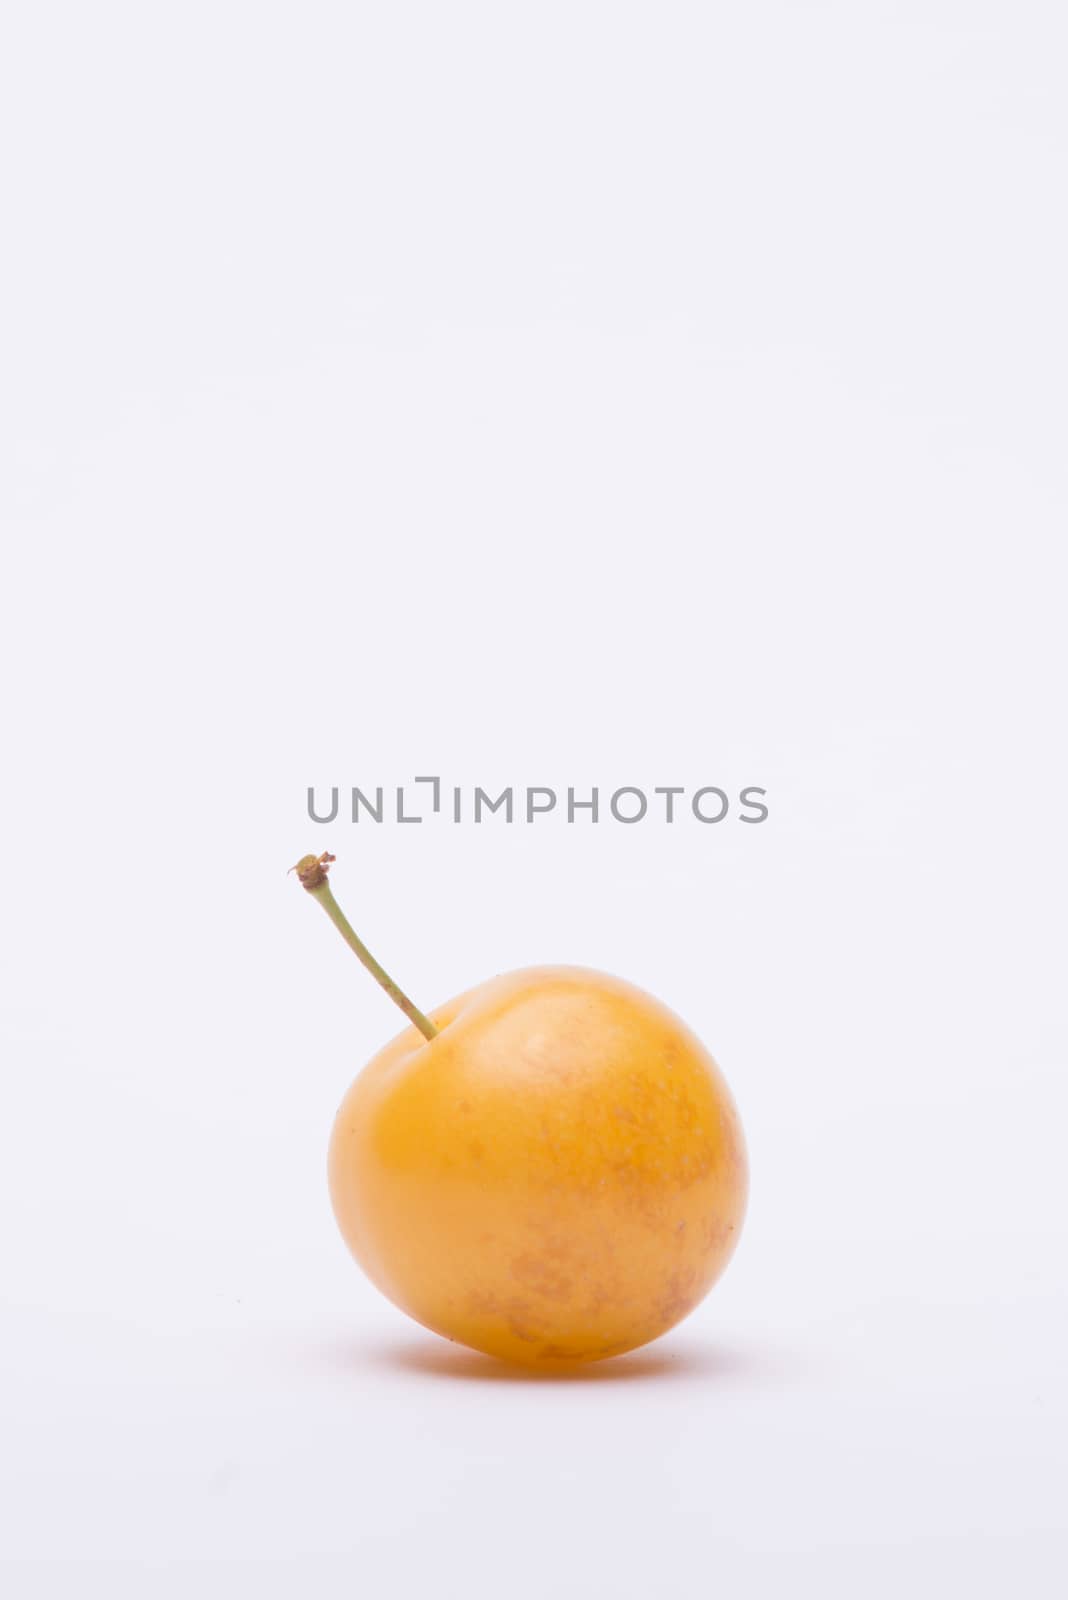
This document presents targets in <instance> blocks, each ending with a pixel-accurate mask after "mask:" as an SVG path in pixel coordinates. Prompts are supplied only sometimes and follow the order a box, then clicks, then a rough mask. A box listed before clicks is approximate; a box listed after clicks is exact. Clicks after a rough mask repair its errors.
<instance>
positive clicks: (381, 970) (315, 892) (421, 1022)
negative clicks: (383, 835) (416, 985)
mask: <svg viewBox="0 0 1068 1600" xmlns="http://www.w3.org/2000/svg"><path fill="white" fill-rule="evenodd" d="M333 860H334V857H333V856H332V855H330V854H329V852H327V853H325V854H323V855H321V856H302V857H301V859H300V860H299V861H298V862H297V864H296V866H295V867H290V869H289V870H290V872H295V873H296V874H297V877H298V878H299V879H300V881H301V883H302V884H303V886H304V888H305V889H307V891H308V893H309V894H310V895H311V897H312V899H313V900H318V902H319V904H320V905H321V906H322V908H323V910H324V911H325V912H326V914H327V916H328V917H329V918H330V921H331V922H332V923H333V924H334V927H335V928H336V929H337V931H338V932H339V933H340V935H341V937H342V938H343V939H344V941H345V943H346V944H347V945H348V947H349V949H350V950H353V951H355V953H356V954H357V955H358V956H359V958H360V960H361V961H362V962H363V964H364V966H365V967H366V968H367V970H368V972H369V973H370V974H371V976H372V978H374V980H375V982H376V983H379V984H381V986H382V988H383V989H384V990H385V991H386V993H387V994H388V995H389V998H390V999H391V1000H392V1001H393V1003H394V1005H398V1006H400V1008H401V1010H402V1011H403V1012H404V1015H405V1016H406V1017H407V1018H408V1020H409V1022H414V1023H415V1026H416V1027H417V1028H418V1029H419V1032H420V1033H421V1034H422V1035H423V1037H424V1039H436V1038H437V1036H438V1030H437V1028H435V1026H434V1024H433V1023H432V1022H431V1020H430V1018H429V1017H426V1016H424V1015H423V1013H422V1012H421V1011H420V1009H419V1007H418V1006H417V1005H415V1004H414V1003H413V1002H412V1001H411V1000H409V999H408V996H407V995H406V994H405V993H404V990H403V989H401V988H400V987H399V985H398V984H396V983H394V982H393V979H392V978H391V977H390V975H389V973H388V972H387V971H386V969H385V967H383V966H381V965H380V964H379V962H377V961H376V960H375V958H374V956H373V955H372V954H371V952H370V950H368V948H367V946H366V945H365V944H364V942H363V940H362V939H361V938H360V936H359V935H358V934H357V933H356V932H355V930H354V929H353V928H352V927H351V926H350V924H349V921H348V918H347V917H346V916H345V913H344V912H343V911H342V909H341V907H340V906H339V905H338V903H337V901H336V900H335V899H334V895H333V891H332V889H331V888H330V884H329V882H328V880H327V876H326V875H327V873H328V872H329V870H330V863H331V862H332V861H333Z"/></svg>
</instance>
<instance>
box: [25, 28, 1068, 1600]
mask: <svg viewBox="0 0 1068 1600" xmlns="http://www.w3.org/2000/svg"><path fill="white" fill-rule="evenodd" d="M1066 52H1068V24H1066V21H1065V14H1064V10H1063V7H1061V6H1060V5H1059V4H1056V3H1053V0H1049V3H1047V4H1039V3H1033V0H1032V3H1028V0H1014V3H1011V4H1010V3H1008V0H1002V3H997V4H990V3H983V0H968V3H964V0H961V3H949V0H924V3H922V4H921V3H918V0H917V3H915V4H908V3H901V4H890V3H874V4H859V5H858V4H846V3H840V4H812V5H808V4H805V5H799V4H788V3H785V0H781V3H778V4H769V3H760V0H757V3H753V4H745V5H742V4H734V5H727V4H718V3H717V4H704V5H702V4H696V3H693V4H672V3H657V4H655V5H654V4H642V5H631V4H613V5H607V4H601V5H597V4H588V3H587V4H583V3H581V0H569V3H568V4H566V5H565V4H553V3H547V4H545V3H543V4H541V5H538V6H515V5H501V4H490V3H486V4H482V5H474V4H469V3H459V4H452V5H447V6H445V5H431V4H406V3H403V0H401V3H397V4H380V5H374V6H372V5H365V4H347V5H342V4H318V5H317V4H308V5H303V6H299V7H298V6H295V5H290V6H285V5H274V4H264V3H259V4H256V5H252V4H235V3H225V0H224V3H218V0H213V3H212V4H210V5H208V4H184V5H181V6H178V5H154V6H144V5H138V4H134V3H130V4H127V5H117V4H108V3H101V4H97V5H93V6H84V5H75V4H68V5H59V4H49V3H46V0H45V3H40V4H34V5H32V6H31V5H24V6H21V7H17V6H14V5H10V6H8V7H6V8H5V20H4V27H3V41H2V48H0V125H2V126H0V148H2V152H3V154H2V160H3V194H2V226H3V250H2V255H0V278H2V299H0V318H2V359H0V448H2V457H3V477H2V489H0V493H2V513H3V520H4V527H5V534H6V535H7V538H6V540H5V549H6V558H5V576H4V582H3V593H2V600H0V605H2V608H3V619H2V622H3V626H2V637H0V651H2V654H3V685H4V699H5V710H4V755H5V758H6V759H5V776H4V783H3V791H2V806H3V866H4V890H3V932H2V944H0V958H2V976H3V990H2V1001H0V1039H2V1044H0V1049H2V1052H3V1079H2V1104H0V1209H2V1215H3V1243H2V1259H0V1304H2V1311H3V1323H2V1339H3V1350H2V1360H0V1401H2V1406H3V1417H2V1432H0V1525H2V1526H0V1548H2V1560H3V1563H4V1564H5V1565H4V1568H3V1571H4V1575H5V1576H6V1577H7V1578H8V1579H9V1580H10V1581H9V1585H8V1587H9V1591H10V1592H11V1593H12V1594H15V1595H18V1596H20V1597H21V1596H31V1597H32V1596H37V1595H46V1596H52V1595H68V1594H73V1593H79V1594H87V1593H88V1594H93V1595H96V1594H100V1595H108V1596H120V1597H122V1596H127V1595H130V1596H134V1595H136V1596H144V1595H153V1596H155V1595H160V1596H171V1595H175V1596H179V1595H181V1596H185V1595H189V1594H192V1593H197V1594H201V1595H209V1596H216V1595H219V1596H222V1595H227V1596H229V1595H233V1594H240V1595H244V1594H248V1595H255V1596H257V1597H258V1600H259V1597H274V1596H287V1597H288V1596H298V1595H308V1594H314V1595H315V1596H317V1597H328V1600H329V1597H334V1596H352V1595H354V1594H359V1595H368V1596H372V1595H373V1596H376V1597H378V1596H383V1597H387V1600H392V1597H404V1600H408V1597H412V1600H414V1597H416V1596H420V1595H423V1594H426V1593H437V1594H442V1595H447V1596H464V1597H470V1600H475V1597H483V1596H498V1595H501V1594H507V1595H508V1596H509V1597H510V1600H527V1597H534V1596H544V1595H550V1594H552V1595H562V1596H568V1597H570V1596H575V1597H578V1596H587V1595H598V1596H599V1595H605V1596H609V1595H610V1596H613V1597H615V1596H621V1597H630V1596H635V1597H638V1596H643V1597H644V1596H647V1595H650V1594H670V1595H672V1596H680V1597H690V1596H706V1595H709V1594H722V1595H724V1596H730V1597H731V1600H746V1597H750V1596H776V1597H777V1596H782V1595H787V1594H790V1595H792V1594H803V1595H813V1596H819V1597H820V1600H827V1597H830V1600H833V1597H837V1596H843V1597H846V1596H849V1597H853V1596H857V1595H864V1596H884V1595H885V1596H898V1595H900V1594H902V1593H910V1594H913V1595H923V1596H928V1595H930V1596H942V1595H945V1594H947V1593H968V1594H970V1595H979V1596H985V1595H992V1596H1000V1595H1007V1594H1010V1593H1011V1594H1026V1595H1027V1596H1029V1597H1045V1596H1053V1595H1055V1594H1058V1595H1059V1594H1061V1593H1063V1592H1064V1590H1063V1584H1064V1581H1065V1565H1066V1561H1065V1557H1066V1549H1065V1515H1066V1514H1065V1498H1064V1476H1063V1475H1064V1470H1065V1466H1066V1460H1065V1456H1066V1449H1065V1430H1066V1425H1068V1416H1066V1409H1068V1407H1066V1401H1068V1393H1066V1383H1065V1359H1064V1349H1065V1338H1066V1332H1068V1328H1066V1320H1068V1319H1066V1315H1065V1313H1066V1290H1065V1284H1064V1271H1063V1268H1064V1257H1065V1244H1066V1221H1065V1215H1066V1208H1065V1200H1066V1193H1065V1178H1064V1127H1065V1119H1066V1113H1068V1098H1066V1091H1065V1076H1064V1074H1065V1065H1066V1040H1065V1033H1066V1028H1065V1004H1064V959H1065V943H1064V923H1065V909H1064V908H1065V903H1066V893H1068V882H1066V873H1065V851H1064V829H1065V777H1066V767H1065V757H1064V736H1063V687H1064V674H1065V667H1066V660H1065V645H1064V587H1063V585H1064V578H1065V561H1064V556H1063V549H1064V544H1063V540H1064V525H1065V524H1064V518H1065V511H1066V505H1068V493H1066V487H1068V485H1066V468H1065V455H1064V441H1065V428H1066V422H1068V400H1066V387H1065V372H1066V368H1068V314H1066V310H1065V305H1066V299H1065V289H1064V285H1065V283H1066V282H1068V230H1066V221H1065V205H1064V195H1065V171H1066V155H1068V111H1066V100H1065V94H1064V87H1065V71H1066V65H1065V64H1066ZM417 773H440V774H441V775H442V777H443V778H444V780H445V781H446V782H447V783H459V784H462V785H465V786H466V787H468V788H470V787H471V786H472V785H474V784H476V783H481V784H484V785H486V786H492V787H493V790H494V792H496V789H497V788H499V787H500V786H503V785H504V784H508V783H513V784H516V785H525V784H528V783H530V784H550V785H556V786H558V787H565V786H566V785H567V784H574V785H576V786H579V787H582V788H586V787H588V786H590V785H593V784H597V785H599V786H600V787H601V788H602V790H603V791H605V792H608V791H610V790H611V789H613V788H615V787H616V786H618V785H619V784H623V783H627V784H637V785H640V786H644V787H646V788H651V787H652V786H653V785H656V784H669V783H680V784H686V785H688V786H689V787H691V788H692V787H695V786H698V785H700V784H702V783H707V784H721V785H723V786H724V787H726V788H728V789H730V790H732V791H734V790H736V789H737V788H739V787H741V786H742V785H743V784H746V783H755V784H762V785H764V786H766V787H767V789H768V791H769V803H770V805H771V817H770V819H769V821H768V822H767V824H766V825H765V826H763V827H760V828H752V827H743V826H741V825H740V824H737V823H736V822H735V821H734V820H733V819H729V820H728V821H727V822H725V823H723V824H722V825H721V826H719V827H715V828H702V827H701V826H700V825H698V824H695V823H692V822H690V823H688V824H685V825H683V824H682V823H680V824H679V825H677V826H675V827H673V828H668V827H667V826H666V825H664V824H663V823H662V822H654V821H652V820H650V821H648V822H646V823H645V824H643V825H641V826H638V827H632V828H626V827H620V826H618V825H614V824H611V823H607V822H605V823H601V824H599V825H598V826H597V827H596V828H593V827H590V826H589V824H588V823H584V824H576V825H575V826H574V827H572V828H570V829H569V828H568V827H567V826H566V825H554V824H553V822H547V823H545V824H544V825H541V824H539V825H537V826H535V827H532V828H528V827H519V826H513V827H512V828H511V829H509V828H507V827H504V826H496V825H494V826H488V825H484V826H483V827H482V828H480V829H475V828H474V827H472V826H471V825H470V824H467V825H462V826H459V827H453V826H451V825H449V824H446V823H444V822H441V821H439V822H438V824H436V825H431V824H424V825H422V826H419V827H411V828H403V827H397V826H396V825H395V824H394V825H392V826H386V825H383V826H382V827H381V828H378V829H374V828H367V827H365V826H363V825H361V826H360V828H358V829H357V828H354V827H352V825H351V824H339V825H337V826H335V827H333V828H316V827H314V826H313V825H312V824H311V823H310V822H309V821H308V819H307V816H306V812H305V791H306V787H307V785H308V784H310V783H315V784H317V785H319V786H320V787H321V789H322V788H325V786H329V785H332V784H334V783H337V784H339V785H342V786H346V785H351V784H354V783H356V784H361V785H364V786H367V785H371V786H374V785H377V784H379V783H383V784H390V783H397V782H404V781H406V780H410V779H411V778H412V777H413V776H414V775H415V774H417ZM328 846H329V847H330V848H332V849H333V850H334V851H335V852H336V853H337V856H338V865H337V867H336V869H335V882H336V887H337V892H338V895H339V898H341V899H342V901H343V903H344V904H345V905H346V907H347V908H348V910H349V911H350V914H351V915H352V917H353V919H354V921H356V922H357V924H358V926H359V927H360V928H361V930H362V931H363V932H364V933H365V934H366V936H367V938H368V940H369V941H370V942H371V943H372V945H373V946H374V948H375V949H376V951H377V952H378V953H379V954H380V955H381V956H382V958H383V959H384V960H385V961H386V962H387V964H389V965H391V966H393V967H394V968H395V969H396V971H397V975H398V976H399V977H400V978H401V979H402V981H404V982H405V984H406V985H407V986H408V987H410V989H411V990H412V992H413V993H414V994H415V995H416V997H417V998H418V999H419V1000H420V1001H421V1003H423V1004H424V1005H431V1004H433V1003H435V1002H437V1001H439V1000H441V999H443V998H445V997H446V996H448V995H449V994H451V993H453V992H455V991H457V990H458V989H460V988H463V987H466V986H467V985H469V984H471V983H474V982H477V981H479V980H480V979H481V978H483V977H487V976H489V975H490V974H492V973H494V972H497V971H501V970H503V969H506V968H509V967H513V966H518V965H523V964H526V963H529V962H532V961H541V960H548V961H580V962H584V963H587V964H591V965H595V966H599V967H604V968H607V969H608V970H611V971H616V972H619V973H621V974H623V975H625V976H627V977H630V978H631V979H633V980H634V981H636V982H639V983H641V984H642V985H643V986H645V987H647V988H649V989H651V990H653V991H655V992H656V993H658V994H660V995H661V996H663V998H665V999H666V1000H667V1001H668V1002H669V1003H671V1004H672V1005H674V1006H675V1007H676V1009H678V1010H679V1011H680V1012H681V1013H682V1014H683V1015H684V1016H685V1017H686V1018H687V1019H688V1020H689V1021H690V1022H691V1023H692V1025H693V1026H694V1027H695V1028H697V1029H698V1031H699V1032H700V1033H701V1034H702V1035H703V1036H704V1038H705V1039H706V1040H707V1042H708V1043H709V1045H710V1046H711V1048H712V1049H713V1050H714V1052H715V1053H716V1055H717V1056H718V1057H719V1059H720V1061H721V1063H722V1065H723V1067H724V1070H725V1071H726V1073H727V1076H728V1078H729V1080H730V1082H731V1084H732V1086H733V1088H734V1091H735V1093H736V1096H737V1098H738V1101H739V1104H740V1107H741V1111H742V1115H743V1119H744V1122H745V1125H746V1128H747V1132H748V1136H749V1141H750V1146H751V1158H752V1173H753V1193H752V1205H751V1210H750V1215H749V1219H748V1223H747V1228H746V1233H745V1236H744V1239H743V1243H742V1246H741V1249H740V1251H739V1254H738V1256H737V1257H736V1259H735V1262H734V1264H733V1265H732V1267H731V1268H730V1270H729V1272H728V1274H727V1276H726V1278H725V1279H724V1280H723V1282H722V1283H721V1284H720V1286H719V1287H718V1288H717V1289H716V1290H715V1291H714V1292H713V1294H712V1296H711V1297H710V1298H709V1300H708V1301H707V1302H706V1303H705V1305H704V1306H703V1307H702V1308H701V1309H700V1311H699V1312H698V1313H696V1314H695V1315H694V1316H693V1317H692V1318H691V1319H690V1320H689V1321H688V1322H687V1323H686V1324H684V1325H683V1326H682V1327H681V1328H680V1329H679V1330H678V1331H677V1332H675V1333H673V1334H672V1335H670V1336H669V1337H668V1338H667V1339H665V1340H664V1341H663V1342H662V1343H661V1344H659V1345H657V1346H654V1347H652V1348H650V1349H649V1350H648V1351H645V1352H642V1353H639V1354H637V1355H635V1356H633V1357H631V1358H628V1359H624V1360H622V1361H620V1362H618V1363H615V1364H609V1365H606V1366H604V1367H603V1368H601V1369H599V1370H597V1371H595V1372H593V1373H591V1374H590V1375H589V1376H588V1377H586V1378H582V1379H580V1380H571V1381H545V1382H539V1381H531V1380H528V1379H525V1378H523V1377H520V1376H515V1375H513V1374H511V1373H510V1372H508V1371H507V1370H505V1369H502V1368H497V1367H493V1366H492V1365H491V1364H490V1363H488V1362H485V1361H483V1360H482V1359H481V1358H476V1357H474V1356H469V1355H467V1354H464V1353H463V1352H461V1351H458V1350H455V1349H453V1348H452V1347H450V1346H449V1345H447V1344H446V1343H444V1342H443V1341H439V1340H436V1339H435V1338H434V1337H433V1336H431V1335H429V1334H424V1333H423V1332H422V1331H421V1330H419V1329H418V1328H416V1327H415V1326H414V1325H413V1324H410V1323H408V1322H407V1321H406V1320H405V1319H404V1318H403V1317H402V1316H401V1315H400V1313H398V1312H396V1311H394V1310H393V1308H392V1307H390V1306H389V1305H387V1304H386V1303H385V1302H384V1301H382V1300H381V1299H380V1298H379V1297H377V1296H376V1294H375V1293H374V1291H373V1290H371V1289H370V1287H369V1286H367V1285H366V1284H365V1283H364V1282H363V1280H362V1279H361V1278H360V1276H359V1274H358V1272H357V1271H356V1270H355V1268H353V1267H352V1265H351V1264H350V1262H349V1261H348V1258H347V1256H346V1255H345V1253H344V1250H343V1247H342V1245H341V1243H340V1239H339V1237H338V1236H337V1233H336V1229H335V1227H334V1223H333V1220H332V1217H331V1215H330V1212H329V1207H328V1204H327V1199H326V1193H325V1180H324V1155H325V1146H326V1140H327V1137H328V1133H329V1129H330V1124H331V1121H332V1117H333V1112H334V1109H335V1106H336V1103H337V1101H338V1100H339V1099H340V1096H341V1094H342V1093H343V1091H344V1089H345V1087H346V1086H347V1084H348V1082H349V1080H350V1078H351V1077H352V1076H353V1074H354V1073H355V1071H356V1070H357V1069H358V1067H359V1066H360V1064H361V1063H362V1062H363V1061H364V1060H365V1059H367V1057H368V1056H369V1055H370V1054H372V1053H373V1051H374V1050H375V1049H377V1048H378V1046H379V1045H380V1044H381V1043H382V1042H383V1041H384V1040H385V1039H386V1038H387V1037H389V1036H390V1035H391V1034H392V1032H394V1031H395V1023H396V1019H395V1018H394V1016H393V1014H392V1013H391V1012H390V1010H389V1007H388V1004H387V1002H386V1001H385V999H384V997H382V996H380V995H378V994H377V993H376V992H375V991H374V990H373V988H372V987H371V986H370V985H369V984H368V982H367V981H366V980H365V979H364V977H363V975H362V974H361V973H360V972H359V970H358V968H357V967H356V965H355V963H353V962H352V960H351V957H350V956H349V955H348V954H347V953H346V952H345V950H344V949H343V948H342V946H341V945H340V943H339V942H338V941H337V940H336V937H335V935H334V934H333V933H332V931H331V930H330V928H329V927H328V925H327V924H326V922H325V919H323V918H322V917H321V915H320V913H319V912H318V910H317V909H316V908H315V907H314V906H312V905H311V904H310V903H309V902H307V901H306V900H305V898H304V897H303V896H302V895H301V893H300V891H299V889H298V888H297V887H296V885H295V882H294V880H293V879H291V878H290V879H288V880H287V878H286V877H285V869H286V868H287V867H288V866H289V865H290V863H291V862H292V861H293V860H295V859H296V858H297V856H299V855H301V854H302V853H304V852H305V851H306V850H308V849H311V848H315V849H323V848H326V847H328Z"/></svg>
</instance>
